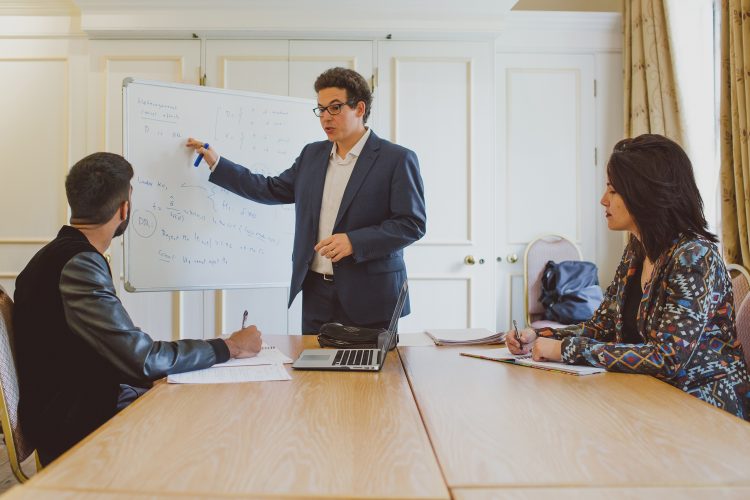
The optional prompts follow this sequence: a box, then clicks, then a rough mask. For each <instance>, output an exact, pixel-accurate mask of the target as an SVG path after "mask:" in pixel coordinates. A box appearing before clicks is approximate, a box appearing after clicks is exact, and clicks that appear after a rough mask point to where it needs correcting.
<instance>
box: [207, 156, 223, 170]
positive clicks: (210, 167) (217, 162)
mask: <svg viewBox="0 0 750 500" xmlns="http://www.w3.org/2000/svg"><path fill="white" fill-rule="evenodd" d="M220 160H221V156H218V157H217V158H216V163H214V164H213V165H209V166H208V169H209V170H210V171H211V172H213V171H214V169H215V168H216V165H218V164H219V161H220Z"/></svg>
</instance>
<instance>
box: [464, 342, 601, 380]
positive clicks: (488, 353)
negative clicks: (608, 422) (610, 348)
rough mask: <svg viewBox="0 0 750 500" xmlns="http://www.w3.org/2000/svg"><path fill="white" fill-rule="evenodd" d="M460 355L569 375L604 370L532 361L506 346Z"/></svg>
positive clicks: (529, 355)
mask: <svg viewBox="0 0 750 500" xmlns="http://www.w3.org/2000/svg"><path fill="white" fill-rule="evenodd" d="M461 356H470V357H472V358H481V359H489V360H490V361H501V362H504V363H513V364H517V365H522V366H528V367H531V368H539V369H541V370H550V371H554V372H563V373H569V374H571V375H593V374H595V373H604V372H605V371H606V370H605V369H604V368H597V367H594V366H582V365H568V364H566V363H556V362H554V361H534V360H533V359H531V354H526V355H516V354H513V353H511V352H510V351H509V350H508V348H507V347H501V348H499V349H485V350H482V351H467V352H462V353H461Z"/></svg>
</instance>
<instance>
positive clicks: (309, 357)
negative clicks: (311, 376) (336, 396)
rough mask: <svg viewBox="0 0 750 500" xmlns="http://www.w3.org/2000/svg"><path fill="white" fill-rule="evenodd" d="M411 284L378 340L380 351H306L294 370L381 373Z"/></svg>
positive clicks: (403, 291) (405, 289)
mask: <svg viewBox="0 0 750 500" xmlns="http://www.w3.org/2000/svg"><path fill="white" fill-rule="evenodd" d="M408 290H409V284H408V283H407V282H406V281H404V284H403V285H401V292H400V293H399V294H398V301H396V309H395V310H394V311H393V317H392V318H391V324H390V325H389V326H388V331H387V332H386V333H385V335H380V338H379V339H378V344H381V341H382V344H381V345H379V346H378V347H379V348H378V349H305V350H304V351H302V354H300V355H299V358H297V361H295V362H294V364H293V365H292V368H296V369H298V370H338V371H358V372H360V371H380V369H381V368H382V367H383V363H384V362H385V356H386V354H388V346H390V345H391V343H392V342H393V338H394V337H395V336H396V325H398V319H399V318H400V317H401V311H402V310H403V309H404V302H406V293H407V292H408Z"/></svg>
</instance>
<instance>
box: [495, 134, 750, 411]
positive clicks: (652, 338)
mask: <svg viewBox="0 0 750 500" xmlns="http://www.w3.org/2000/svg"><path fill="white" fill-rule="evenodd" d="M607 177H608V182H607V189H606V191H605V193H604V196H602V199H601V204H602V205H603V206H604V207H605V215H606V217H607V226H608V227H609V229H611V230H616V231H629V232H630V241H629V243H628V245H627V247H626V248H625V253H624V255H623V257H622V261H621V262H620V265H619V267H618V268H617V272H616V273H615V278H614V280H613V281H612V284H611V285H610V286H609V288H608V289H607V291H606V293H605V295H604V301H603V302H602V304H601V305H600V306H599V308H598V309H597V311H596V312H595V313H594V316H593V317H592V318H591V319H590V320H588V321H586V322H585V323H581V324H578V325H573V326H569V327H565V328H560V329H557V330H553V329H550V328H542V329H539V330H534V329H532V328H526V329H524V330H522V331H521V332H520V340H521V342H520V343H519V342H518V341H517V340H516V338H515V337H514V335H513V333H512V332H508V334H507V337H506V338H507V344H508V348H509V349H510V350H511V352H513V353H516V354H521V353H523V354H526V353H528V352H529V351H531V353H532V355H533V357H534V359H536V360H548V361H562V362H564V363H570V364H574V363H575V364H590V365H592V366H599V367H603V368H606V369H607V370H611V371H618V372H626V373H641V374H648V375H653V376H654V377H657V378H659V379H661V380H664V381H665V382H667V383H669V384H672V385H673V386H675V387H678V388H680V389H682V390H683V391H685V392H687V393H688V394H691V395H693V396H695V397H698V398H700V399H702V400H704V401H706V402H708V403H710V404H712V405H715V406H717V407H719V408H722V409H724V410H726V411H728V412H730V413H732V414H734V415H737V416H738V417H740V418H743V419H750V377H748V372H747V366H746V364H745V360H744V356H743V353H742V347H741V346H740V344H739V342H738V340H737V334H736V331H735V325H734V310H733V304H734V302H733V296H732V284H731V281H730V279H729V276H728V273H727V270H726V268H725V267H724V262H723V260H722V258H721V255H720V254H719V251H718V250H717V248H716V245H715V243H716V241H717V240H716V236H714V235H713V234H711V233H710V232H709V231H708V229H707V224H706V219H705V217H704V215H703V201H702V200H701V196H700V193H699V192H698V188H697V186H696V184H695V178H694V176H693V168H692V165H691V164H690V160H689V159H688V157H687V155H686V154H685V152H684V151H683V150H682V148H681V147H680V146H679V145H678V144H677V143H675V142H673V141H671V140H669V139H667V138H666V137H662V136H659V135H650V134H645V135H641V136H639V137H636V138H634V139H624V140H622V141H620V142H619V143H617V145H616V146H615V148H614V151H613V152H612V156H611V157H610V160H609V163H608V165H607Z"/></svg>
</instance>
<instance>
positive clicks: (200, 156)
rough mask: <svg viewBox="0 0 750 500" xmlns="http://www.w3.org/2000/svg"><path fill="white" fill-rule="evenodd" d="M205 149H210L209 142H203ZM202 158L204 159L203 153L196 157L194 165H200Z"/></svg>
mask: <svg viewBox="0 0 750 500" xmlns="http://www.w3.org/2000/svg"><path fill="white" fill-rule="evenodd" d="M203 149H208V143H207V142H206V143H204V144H203ZM202 159H203V155H202V154H200V155H198V158H196V159H195V163H193V166H194V167H197V166H198V165H200V164H201V160H202Z"/></svg>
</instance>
